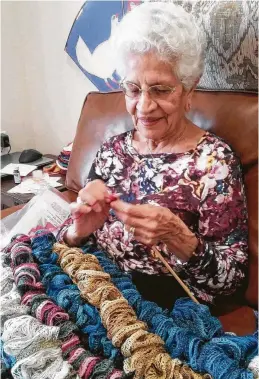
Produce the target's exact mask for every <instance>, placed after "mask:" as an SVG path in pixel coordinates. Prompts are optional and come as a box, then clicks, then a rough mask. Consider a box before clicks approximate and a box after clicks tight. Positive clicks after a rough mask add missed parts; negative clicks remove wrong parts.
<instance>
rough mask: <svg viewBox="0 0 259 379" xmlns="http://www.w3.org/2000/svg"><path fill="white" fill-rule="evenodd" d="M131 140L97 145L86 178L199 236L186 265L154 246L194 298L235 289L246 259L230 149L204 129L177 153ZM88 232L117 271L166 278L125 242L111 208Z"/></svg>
mask: <svg viewBox="0 0 259 379" xmlns="http://www.w3.org/2000/svg"><path fill="white" fill-rule="evenodd" d="M132 137H133V131H130V132H126V133H123V134H120V135H118V136H115V137H113V138H111V139H109V140H107V141H106V142H104V143H103V145H102V146H101V148H100V149H99V151H98V153H97V156H96V158H95V161H94V163H93V166H92V169H91V171H90V173H89V178H88V181H91V180H94V179H97V178H99V179H102V180H103V181H104V182H105V183H106V185H107V187H109V189H110V190H111V192H112V193H120V194H121V196H120V198H121V199H122V200H124V201H126V202H130V203H133V204H153V205H157V206H162V207H167V208H169V209H170V210H171V211H172V212H173V213H174V214H176V215H177V216H179V217H180V218H181V219H182V220H183V221H184V222H185V223H186V225H187V226H188V227H189V228H190V230H192V232H194V233H195V234H196V237H197V238H198V241H199V243H198V247H197V249H196V251H195V252H194V255H193V256H192V257H191V258H190V259H189V261H188V262H187V263H183V262H181V261H180V260H179V259H178V258H177V257H176V256H175V255H174V252H173V251H168V249H167V246H166V245H165V244H164V243H162V242H161V243H159V245H158V248H159V250H160V252H161V253H162V254H163V255H164V257H165V258H166V259H167V261H168V263H169V264H170V265H171V266H172V267H173V268H174V270H175V271H176V272H177V273H178V274H179V275H180V277H181V278H182V279H183V280H184V281H185V282H186V284H187V285H188V287H189V288H190V290H191V291H192V292H193V294H194V295H195V296H197V297H198V298H200V299H202V300H204V301H206V302H213V299H214V297H215V296H219V295H229V294H231V293H233V292H235V290H236V289H237V288H238V287H240V286H241V285H242V284H243V282H244V278H245V275H246V269H247V263H248V255H247V249H248V247H247V234H248V227H247V208H246V200H245V194H244V185H243V180H242V172H241V167H240V163H239V159H238V158H237V156H236V154H235V153H234V152H233V150H232V149H231V148H230V146H229V145H228V144H227V143H226V142H224V141H223V140H222V139H220V138H219V137H217V136H215V135H214V134H211V133H208V132H207V133H205V134H204V136H203V137H202V138H201V140H200V141H199V143H198V144H197V146H196V148H195V149H193V150H190V151H188V152H185V153H178V154H174V153H170V154H168V153H166V154H165V153H163V154H153V155H151V154H148V155H147V154H145V155H141V154H139V153H138V152H137V151H136V150H135V149H134V147H133V145H132ZM95 236H96V238H97V242H98V245H99V246H100V247H101V248H103V249H104V250H106V251H107V253H108V255H109V256H110V257H112V258H113V259H114V260H115V261H116V262H117V264H118V265H119V266H120V268H121V269H122V270H124V271H140V272H143V273H147V274H150V275H161V274H163V275H168V272H167V270H166V269H165V267H164V266H163V264H162V263H160V261H159V260H157V259H155V258H153V257H152V256H151V254H150V248H149V247H147V246H145V245H143V244H141V243H139V242H138V241H136V240H130V239H129V235H128V232H127V231H126V230H125V229H124V225H123V223H122V222H121V221H120V220H118V219H117V218H116V216H115V214H114V212H113V211H110V214H109V217H108V219H107V221H106V222H105V223H104V225H103V227H102V228H101V229H98V230H97V231H96V232H95Z"/></svg>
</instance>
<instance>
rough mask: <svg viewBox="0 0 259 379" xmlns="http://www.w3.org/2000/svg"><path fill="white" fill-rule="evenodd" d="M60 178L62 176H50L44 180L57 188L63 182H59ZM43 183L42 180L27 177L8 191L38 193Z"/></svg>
mask: <svg viewBox="0 0 259 379" xmlns="http://www.w3.org/2000/svg"><path fill="white" fill-rule="evenodd" d="M59 179H60V176H58V177H48V178H44V182H46V185H49V186H50V187H54V188H56V187H59V186H61V183H59V182H58V180H59ZM41 183H42V182H40V181H37V180H35V179H30V178H29V179H25V180H23V181H22V182H21V184H18V185H17V186H15V187H13V188H11V189H10V190H9V191H8V193H38V191H39V190H40V188H41V185H42V184H41Z"/></svg>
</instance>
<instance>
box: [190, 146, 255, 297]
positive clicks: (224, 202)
mask: <svg viewBox="0 0 259 379" xmlns="http://www.w3.org/2000/svg"><path fill="white" fill-rule="evenodd" d="M201 185H202V186H203V190H202V196H201V203H200V206H199V227H198V232H197V233H196V236H197V238H198V240H199V243H198V246H197V249H196V251H195V253H194V255H193V256H192V257H191V259H190V260H189V261H188V263H187V264H185V265H184V270H183V271H184V272H183V278H184V279H185V280H186V282H187V283H188V284H189V285H190V287H191V288H194V292H195V288H196V289H198V291H199V290H201V292H202V293H207V295H209V296H212V297H214V296H218V295H230V294H232V293H234V292H235V291H236V290H237V289H238V288H239V287H241V286H242V284H243V283H244V278H245V276H246V272H247V263H248V253H247V250H248V244H247V239H248V225H247V207H246V199H245V194H244V184H243V179H242V172H241V167H240V163H239V160H238V158H237V157H236V156H235V154H234V153H233V152H229V153H228V154H227V155H225V156H224V158H223V159H221V160H215V164H212V166H211V168H210V170H209V172H208V173H207V174H206V175H205V176H204V177H203V178H202V179H201Z"/></svg>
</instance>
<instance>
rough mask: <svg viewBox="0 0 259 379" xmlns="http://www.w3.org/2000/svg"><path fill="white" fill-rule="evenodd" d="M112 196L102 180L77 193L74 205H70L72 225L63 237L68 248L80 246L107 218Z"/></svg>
mask: <svg viewBox="0 0 259 379" xmlns="http://www.w3.org/2000/svg"><path fill="white" fill-rule="evenodd" d="M112 200H114V196H113V195H111V194H110V193H109V192H108V189H107V187H106V185H105V183H104V182H103V181H102V180H99V179H97V180H93V181H92V182H90V183H88V184H87V185H86V186H85V187H84V188H83V189H81V191H79V193H78V198H77V202H76V203H72V204H70V210H71V216H72V219H73V224H72V225H71V226H70V227H69V228H68V230H67V232H66V235H65V236H64V240H65V242H66V243H67V244H68V245H70V246H80V245H81V244H82V243H83V241H84V240H85V239H86V238H87V237H88V236H89V235H90V234H91V233H93V232H94V231H95V230H97V229H99V228H100V227H101V226H102V225H103V224H104V222H105V220H106V219H107V218H108V214H109V210H110V202H111V201H112Z"/></svg>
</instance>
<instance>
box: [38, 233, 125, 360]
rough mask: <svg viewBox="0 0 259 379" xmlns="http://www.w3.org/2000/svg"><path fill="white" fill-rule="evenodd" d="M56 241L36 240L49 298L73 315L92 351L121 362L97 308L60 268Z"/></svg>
mask: <svg viewBox="0 0 259 379" xmlns="http://www.w3.org/2000/svg"><path fill="white" fill-rule="evenodd" d="M40 234H42V233H40ZM54 242H56V241H55V238H53V235H52V236H50V235H49V234H43V235H40V236H39V237H35V238H34V239H33V240H32V254H33V256H34V257H35V258H36V259H37V260H38V262H39V269H40V272H41V275H42V278H41V280H42V283H43V285H44V286H45V288H46V293H47V295H48V296H49V297H50V298H51V299H52V300H53V301H55V303H56V304H57V305H59V306H60V307H62V308H63V309H64V310H65V311H66V312H67V313H68V314H69V315H70V317H71V318H72V319H73V320H74V322H75V324H76V325H77V326H79V327H80V329H81V331H82V332H83V333H86V334H88V344H89V349H90V351H92V352H93V353H94V354H103V355H104V356H105V357H107V358H112V359H116V360H118V361H121V360H122V355H121V353H120V351H119V350H118V349H117V348H115V347H114V346H113V345H112V343H111V341H110V340H109V339H108V337H107V331H106V329H105V328H104V326H103V325H102V323H101V318H100V315H99V312H98V310H97V308H95V307H93V306H92V305H90V304H87V303H85V301H84V300H83V299H82V298H81V296H80V291H79V289H78V287H77V286H76V285H75V284H73V282H72V280H71V279H70V277H69V276H68V275H67V274H65V273H64V271H63V270H62V269H61V268H60V267H59V266H57V265H56V262H57V259H58V256H57V254H56V253H54V252H53V251H52V246H53V243H54ZM41 263H43V264H41Z"/></svg>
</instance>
